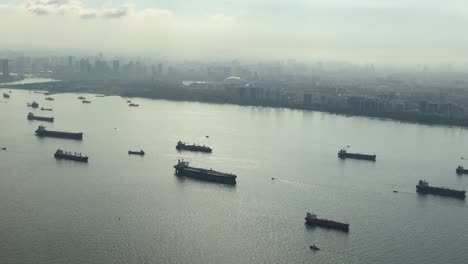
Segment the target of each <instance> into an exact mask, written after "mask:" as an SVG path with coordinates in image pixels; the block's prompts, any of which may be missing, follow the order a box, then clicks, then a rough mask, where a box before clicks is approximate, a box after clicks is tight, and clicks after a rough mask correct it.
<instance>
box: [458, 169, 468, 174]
mask: <svg viewBox="0 0 468 264" xmlns="http://www.w3.org/2000/svg"><path fill="white" fill-rule="evenodd" d="M456 172H457V174H460V175H461V174H468V170H465V169H456Z"/></svg>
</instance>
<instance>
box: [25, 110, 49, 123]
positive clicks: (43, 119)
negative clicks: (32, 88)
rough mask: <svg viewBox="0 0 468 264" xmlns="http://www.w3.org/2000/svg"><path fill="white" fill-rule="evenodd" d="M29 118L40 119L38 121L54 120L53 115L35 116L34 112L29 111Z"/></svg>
mask: <svg viewBox="0 0 468 264" xmlns="http://www.w3.org/2000/svg"><path fill="white" fill-rule="evenodd" d="M28 120H38V121H46V122H54V118H53V117H44V116H35V115H34V114H33V113H31V112H29V114H28Z"/></svg>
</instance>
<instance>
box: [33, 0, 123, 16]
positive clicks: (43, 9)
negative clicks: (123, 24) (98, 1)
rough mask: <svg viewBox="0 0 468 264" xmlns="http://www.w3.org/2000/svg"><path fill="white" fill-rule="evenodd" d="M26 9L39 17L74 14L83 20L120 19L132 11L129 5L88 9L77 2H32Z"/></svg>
mask: <svg viewBox="0 0 468 264" xmlns="http://www.w3.org/2000/svg"><path fill="white" fill-rule="evenodd" d="M24 8H25V9H26V10H27V11H28V12H29V13H32V14H34V15H37V16H47V15H65V14H72V15H76V16H78V17H79V18H82V19H95V18H103V19H119V18H123V17H126V16H127V15H129V13H130V12H131V11H132V6H131V5H129V4H126V5H120V6H117V7H112V6H111V7H102V8H87V7H85V6H84V4H83V2H81V1H77V0H30V1H28V2H26V3H25V4H24Z"/></svg>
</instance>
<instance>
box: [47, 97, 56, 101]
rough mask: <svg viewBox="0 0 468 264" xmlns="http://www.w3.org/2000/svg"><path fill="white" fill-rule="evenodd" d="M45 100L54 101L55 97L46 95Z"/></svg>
mask: <svg viewBox="0 0 468 264" xmlns="http://www.w3.org/2000/svg"><path fill="white" fill-rule="evenodd" d="M46 100H47V101H54V100H55V99H54V98H52V97H47V98H46Z"/></svg>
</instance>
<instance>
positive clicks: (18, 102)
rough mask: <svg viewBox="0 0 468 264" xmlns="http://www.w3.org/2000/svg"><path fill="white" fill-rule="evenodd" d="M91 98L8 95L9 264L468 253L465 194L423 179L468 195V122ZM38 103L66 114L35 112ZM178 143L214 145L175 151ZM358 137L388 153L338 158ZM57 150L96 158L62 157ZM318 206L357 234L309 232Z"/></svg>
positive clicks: (434, 258) (374, 259)
mask: <svg viewBox="0 0 468 264" xmlns="http://www.w3.org/2000/svg"><path fill="white" fill-rule="evenodd" d="M3 91H5V90H3ZM3 91H0V92H1V93H3ZM80 95H81V94H80ZM80 95H79V94H58V95H54V96H53V97H54V98H55V99H56V100H55V101H46V100H45V96H44V95H41V94H37V93H33V92H29V91H19V90H13V91H12V93H11V98H10V99H9V100H6V99H3V98H2V99H0V124H1V128H2V129H1V133H0V147H7V151H0V214H1V217H0V237H1V239H0V263H389V264H390V263H466V260H467V259H468V251H467V250H466V245H467V244H468V222H467V221H468V210H467V205H466V203H465V202H464V201H460V200H456V199H450V198H444V197H436V196H427V197H426V196H418V195H417V194H416V193H415V185H416V183H417V181H418V180H419V179H426V180H428V181H429V182H430V183H431V184H433V185H442V186H449V187H452V188H456V189H468V176H457V175H456V174H455V168H456V166H457V165H458V164H459V163H460V162H461V161H460V156H463V155H466V156H468V140H467V139H468V130H466V129H462V128H455V127H437V126H433V127H431V126H424V125H416V124H405V123H399V122H393V121H382V120H373V119H368V118H360V117H343V116H336V115H331V114H325V113H317V112H302V111H293V110H285V109H271V108H261V107H240V106H232V105H212V104H202V103H188V102H169V101H161V100H146V99H133V101H134V102H135V103H139V104H140V107H138V108H130V107H128V106H127V103H126V100H128V98H120V97H117V96H110V97H95V96H94V95H88V94H87V95H84V96H86V97H87V98H88V99H89V100H91V101H92V103H91V104H82V103H81V102H80V101H79V100H78V99H77V97H78V96H80ZM33 100H35V101H37V102H38V103H40V105H41V106H44V107H47V108H49V107H50V108H53V112H41V111H40V110H31V109H29V108H27V107H26V103H28V102H32V101H33ZM29 111H33V112H34V113H36V114H38V115H45V116H54V117H55V118H56V122H55V123H53V124H47V127H48V128H49V129H56V130H66V131H70V132H84V139H83V141H81V142H80V141H70V140H63V139H53V138H43V139H41V138H38V137H36V136H34V130H35V129H36V128H37V126H38V125H39V124H41V122H38V121H28V120H26V115H27V113H28V112H29ZM207 135H208V136H209V138H206V137H205V136H207ZM179 139H181V140H186V141H189V142H197V143H200V144H207V145H210V146H211V147H213V149H214V152H213V153H212V154H211V155H207V154H194V153H178V152H176V150H175V144H176V142H177V141H178V140H179ZM346 145H350V146H351V149H352V150H354V151H358V152H364V153H375V154H377V162H376V163H372V162H366V161H356V160H344V161H342V160H340V159H338V158H337V156H336V153H337V151H338V150H339V149H340V148H341V147H343V146H346ZM57 148H63V149H66V150H71V151H76V152H82V153H85V154H87V155H88V156H89V157H90V162H89V163H88V164H80V163H75V162H70V161H56V160H55V159H54V158H53V153H54V152H55V150H56V149H57ZM131 149H132V150H139V149H144V150H145V152H146V153H147V155H146V156H144V157H139V156H128V155H127V151H128V150H131ZM179 158H185V159H186V160H188V161H190V162H191V163H192V164H193V165H194V166H200V167H206V168H213V169H218V170H221V171H225V172H233V173H236V174H237V175H238V184H237V185H236V186H235V187H229V186H224V185H220V184H214V183H206V182H200V181H196V180H193V179H187V178H179V177H176V176H174V169H173V167H172V166H173V165H174V164H175V163H176V162H177V159H179ZM466 165H467V166H468V164H466ZM272 177H274V178H276V180H273V181H272V180H271V178H272ZM393 190H398V191H399V193H393ZM307 211H314V212H315V213H317V214H318V215H319V216H321V217H325V218H330V219H335V220H339V221H344V222H349V223H350V224H351V227H350V232H349V233H348V234H346V233H342V232H337V231H331V230H324V229H320V228H308V227H306V226H305V225H304V216H305V213H306V212H307ZM313 243H316V244H317V245H318V246H319V247H320V248H321V249H322V250H321V251H319V252H312V251H310V250H309V249H308V246H309V245H311V244H313Z"/></svg>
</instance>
